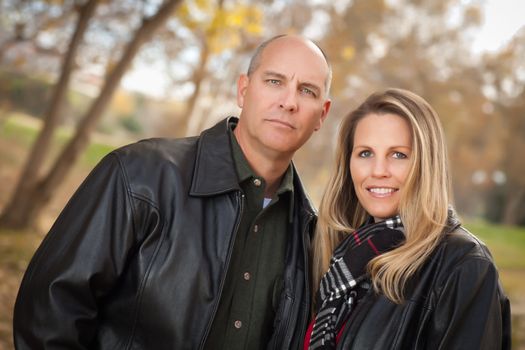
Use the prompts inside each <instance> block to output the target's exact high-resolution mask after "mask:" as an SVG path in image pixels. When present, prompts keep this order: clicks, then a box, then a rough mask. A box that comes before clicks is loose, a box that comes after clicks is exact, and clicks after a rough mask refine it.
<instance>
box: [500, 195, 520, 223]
mask: <svg viewBox="0 0 525 350" xmlns="http://www.w3.org/2000/svg"><path fill="white" fill-rule="evenodd" d="M523 204H525V188H523V187H521V188H518V190H517V191H516V192H512V193H511V194H509V195H508V196H507V200H506V201H505V208H504V210H503V219H502V223H503V224H505V225H518V224H519V223H520V220H521V216H522V213H523V212H524V210H523Z"/></svg>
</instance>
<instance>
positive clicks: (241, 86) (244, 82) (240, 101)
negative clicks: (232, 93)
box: [237, 74, 250, 108]
mask: <svg viewBox="0 0 525 350" xmlns="http://www.w3.org/2000/svg"><path fill="white" fill-rule="evenodd" d="M249 83H250V78H249V77H248V76H247V75H246V74H241V75H240V76H239V79H238V80H237V106H239V108H242V106H243V105H244V95H245V94H246V89H247V88H248V84H249Z"/></svg>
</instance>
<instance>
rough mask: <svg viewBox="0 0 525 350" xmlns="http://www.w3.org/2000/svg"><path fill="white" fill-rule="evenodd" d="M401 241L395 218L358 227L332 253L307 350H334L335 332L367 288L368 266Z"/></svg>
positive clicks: (397, 219) (398, 219) (401, 229)
mask: <svg viewBox="0 0 525 350" xmlns="http://www.w3.org/2000/svg"><path fill="white" fill-rule="evenodd" d="M404 239H405V235H404V232H403V225H402V223H401V218H400V217H399V216H396V217H393V218H390V219H387V220H385V221H381V222H378V223H369V224H366V225H365V226H362V227H360V228H359V229H358V230H357V231H354V232H352V233H351V234H350V235H348V237H346V238H345V239H344V240H343V241H342V242H341V244H340V245H339V246H338V247H337V248H336V249H335V251H334V254H333V256H332V259H331V260H330V268H329V269H328V272H326V274H325V275H324V276H323V278H322V279H321V285H320V287H319V292H318V293H317V305H318V310H317V316H316V317H315V323H314V327H313V330H312V335H311V338H310V344H309V347H308V349H309V350H318V349H335V345H336V336H337V332H338V331H339V330H340V329H341V327H342V326H343V324H344V323H345V321H346V320H347V319H348V316H349V315H350V313H351V312H352V310H353V308H354V306H355V304H356V303H357V301H358V300H359V299H360V298H361V297H362V296H363V295H364V294H365V293H366V291H367V290H368V289H369V288H370V284H369V283H368V278H367V272H366V266H367V264H368V262H369V261H370V260H372V259H373V258H374V257H376V256H378V255H380V254H382V253H384V252H387V251H389V250H392V249H394V248H395V247H396V246H398V245H399V244H400V243H401V242H403V241H404Z"/></svg>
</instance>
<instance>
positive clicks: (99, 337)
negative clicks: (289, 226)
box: [14, 118, 315, 350]
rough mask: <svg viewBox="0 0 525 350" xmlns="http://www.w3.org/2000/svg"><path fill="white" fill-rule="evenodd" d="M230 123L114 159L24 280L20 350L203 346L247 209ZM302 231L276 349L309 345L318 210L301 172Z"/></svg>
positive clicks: (298, 229) (297, 233)
mask: <svg viewBox="0 0 525 350" xmlns="http://www.w3.org/2000/svg"><path fill="white" fill-rule="evenodd" d="M229 122H235V119H233V118H232V119H230V120H224V121H222V122H220V123H219V124H217V125H216V126H215V127H213V128H211V129H208V130H206V131H204V132H203V133H202V134H201V136H200V137H192V138H185V139H175V140H167V139H152V140H146V141H142V142H138V143H136V144H133V145H130V146H127V147H124V148H121V149H119V150H116V151H114V152H112V153H111V154H110V155H108V156H107V157H105V159H104V160H102V161H101V163H100V164H99V165H97V167H96V168H95V169H94V170H93V172H92V173H91V174H90V175H89V176H88V178H87V179H86V180H85V182H84V183H83V184H82V185H81V186H80V187H79V189H78V191H77V192H76V193H75V195H74V196H73V197H72V199H71V200H70V202H69V203H68V204H67V206H66V207H65V209H64V210H63V212H62V213H61V215H60V216H59V218H58V219H57V221H56V222H55V224H54V226H53V227H52V229H51V231H50V233H49V234H48V235H47V237H46V238H45V239H44V241H43V242H42V245H41V246H40V248H39V249H38V250H37V252H36V254H35V256H34V257H33V259H32V261H31V263H30V265H29V267H28V269H27V271H26V274H25V276H24V279H23V282H22V285H21V288H20V291H19V294H18V298H17V302H16V306H15V314H14V337H15V344H16V347H17V349H32V350H35V349H43V348H45V349H59V348H60V349H87V348H90V349H155V350H158V349H170V350H171V349H177V350H180V349H200V348H202V347H203V344H204V342H205V339H206V337H207V334H208V332H209V329H210V326H211V323H212V320H213V317H214V314H215V312H216V310H217V306H218V302H219V298H220V295H221V291H222V288H223V283H224V280H225V275H226V271H227V267H228V263H229V259H230V255H231V251H232V246H233V242H234V240H235V235H236V228H237V226H238V224H239V217H240V213H241V212H242V210H243V202H242V200H241V192H240V187H239V185H238V183H237V176H236V173H235V168H234V165H233V160H232V155H231V150H230V142H229V139H228V135H227V128H228V123H229ZM294 180H295V183H294V188H295V190H294V191H295V195H294V198H295V204H294V210H295V213H294V224H293V232H291V233H290V235H289V237H290V239H289V243H288V245H287V255H286V267H285V271H284V290H283V292H282V295H281V301H280V303H279V306H278V311H277V314H276V319H275V322H274V332H273V335H272V338H271V339H269V346H268V348H270V349H296V348H298V347H299V346H300V343H301V342H302V339H303V336H304V332H305V329H306V323H307V318H308V311H309V303H308V301H309V300H310V294H309V290H308V286H309V281H308V276H307V274H306V273H305V271H308V265H307V264H308V259H307V257H308V253H307V251H308V249H309V244H310V237H311V230H312V228H313V224H314V221H315V213H314V210H313V208H312V206H311V205H310V202H309V200H308V199H307V197H306V195H305V193H304V190H303V187H302V185H301V183H300V182H299V177H298V176H297V174H294Z"/></svg>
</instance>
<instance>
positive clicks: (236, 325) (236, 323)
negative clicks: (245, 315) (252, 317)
mask: <svg viewBox="0 0 525 350" xmlns="http://www.w3.org/2000/svg"><path fill="white" fill-rule="evenodd" d="M233 326H234V327H235V328H237V329H240V328H241V327H242V322H241V321H239V320H237V321H235V322H233Z"/></svg>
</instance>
